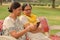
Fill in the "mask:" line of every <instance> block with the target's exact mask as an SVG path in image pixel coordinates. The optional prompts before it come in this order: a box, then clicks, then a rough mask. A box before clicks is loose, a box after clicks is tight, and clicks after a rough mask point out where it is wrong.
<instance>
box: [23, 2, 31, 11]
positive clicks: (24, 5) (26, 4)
mask: <svg viewBox="0 0 60 40" xmlns="http://www.w3.org/2000/svg"><path fill="white" fill-rule="evenodd" d="M28 5H29V6H30V7H31V9H32V6H31V4H29V3H24V4H23V5H22V11H24V9H25V7H26V6H28Z"/></svg>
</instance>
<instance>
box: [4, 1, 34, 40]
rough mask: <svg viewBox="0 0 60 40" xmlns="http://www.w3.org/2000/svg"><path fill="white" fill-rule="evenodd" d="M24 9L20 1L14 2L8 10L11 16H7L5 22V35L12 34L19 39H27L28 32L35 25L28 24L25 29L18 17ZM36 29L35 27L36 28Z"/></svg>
mask: <svg viewBox="0 0 60 40" xmlns="http://www.w3.org/2000/svg"><path fill="white" fill-rule="evenodd" d="M21 10H22V6H21V4H20V3H18V2H13V3H12V4H11V5H10V7H9V8H8V11H9V12H10V14H9V16H8V17H6V18H5V20H4V23H3V31H4V34H3V35H5V36H11V37H14V38H16V39H17V40H26V36H25V34H26V32H28V31H30V30H31V29H32V28H35V27H34V26H28V27H27V28H25V29H24V27H23V24H22V22H21V21H20V20H19V19H18V16H20V14H21ZM34 30H35V29H34Z"/></svg>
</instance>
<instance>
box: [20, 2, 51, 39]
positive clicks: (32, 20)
mask: <svg viewBox="0 0 60 40" xmlns="http://www.w3.org/2000/svg"><path fill="white" fill-rule="evenodd" d="M22 10H23V15H21V16H20V17H19V19H20V21H21V22H22V23H23V25H24V26H25V28H26V27H27V26H26V25H28V24H32V25H35V26H36V30H33V29H34V28H32V29H31V30H30V32H27V36H28V37H29V38H30V39H31V40H45V39H46V40H50V39H49V38H48V36H45V33H46V34H47V35H48V32H44V34H43V30H42V29H43V27H42V26H41V25H42V24H41V23H42V22H41V21H42V20H43V19H45V18H41V19H40V18H38V17H37V16H36V15H34V14H32V13H31V10H32V6H31V5H30V4H28V3H27V4H23V6H22Z"/></svg>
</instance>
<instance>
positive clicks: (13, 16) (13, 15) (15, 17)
mask: <svg viewBox="0 0 60 40" xmlns="http://www.w3.org/2000/svg"><path fill="white" fill-rule="evenodd" d="M9 16H10V17H11V18H13V19H14V20H16V19H17V16H16V15H15V14H14V13H11V14H10V15H9Z"/></svg>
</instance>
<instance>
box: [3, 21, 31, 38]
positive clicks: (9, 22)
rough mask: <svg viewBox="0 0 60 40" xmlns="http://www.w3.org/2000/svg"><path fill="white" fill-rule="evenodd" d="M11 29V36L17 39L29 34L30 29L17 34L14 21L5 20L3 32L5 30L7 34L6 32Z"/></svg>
mask: <svg viewBox="0 0 60 40" xmlns="http://www.w3.org/2000/svg"><path fill="white" fill-rule="evenodd" d="M12 27H13V28H12ZM9 28H10V29H11V30H9V34H10V35H11V36H13V37H15V38H19V37H21V36H22V35H23V34H25V33H26V32H28V31H29V28H30V27H27V28H26V29H24V30H22V31H20V32H17V31H16V30H15V28H14V24H13V23H12V21H11V20H5V21H4V23H3V30H5V32H6V30H7V29H9ZM7 31H8V30H7Z"/></svg>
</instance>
